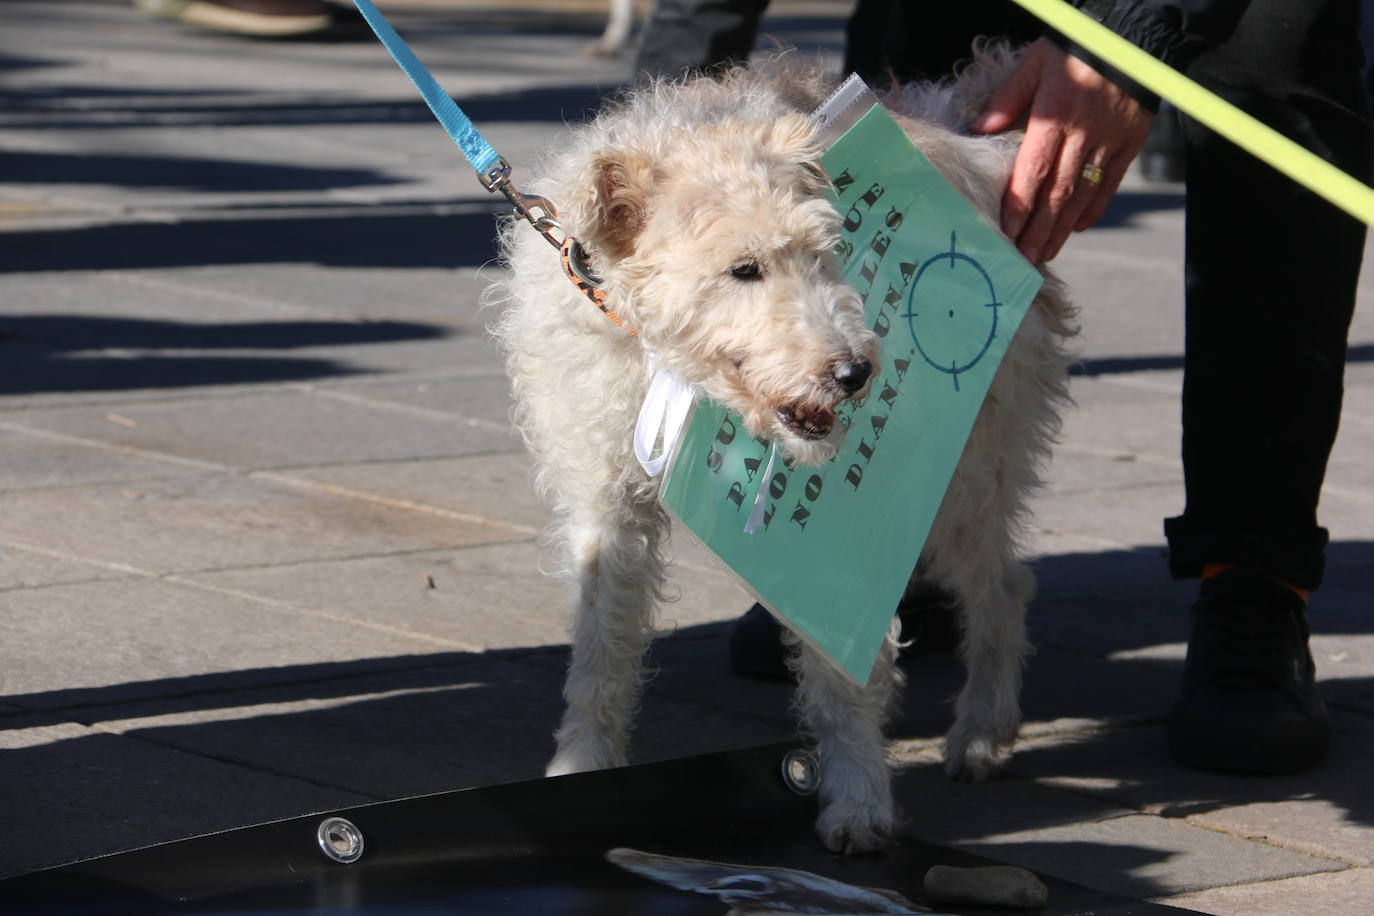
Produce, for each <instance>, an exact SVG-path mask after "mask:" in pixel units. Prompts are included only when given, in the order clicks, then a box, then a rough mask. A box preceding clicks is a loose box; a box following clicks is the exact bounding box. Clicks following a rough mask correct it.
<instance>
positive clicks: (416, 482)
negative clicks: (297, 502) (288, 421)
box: [291, 451, 551, 534]
mask: <svg viewBox="0 0 1374 916" xmlns="http://www.w3.org/2000/svg"><path fill="white" fill-rule="evenodd" d="M291 476H292V477H295V478H299V479H301V480H308V481H311V482H312V483H317V484H320V485H321V486H328V487H339V488H342V489H345V490H348V491H349V492H354V493H365V494H368V495H371V496H375V497H377V498H380V499H388V500H399V501H403V502H407V503H413V504H416V505H424V506H431V507H435V508H439V509H444V510H447V511H449V512H458V513H462V514H465V515H473V516H478V517H481V518H492V519H498V518H499V519H501V520H502V521H503V522H505V523H506V524H508V525H518V526H522V527H524V528H526V529H527V530H528V531H529V532H530V533H531V534H532V533H534V532H536V531H542V530H543V529H544V527H545V526H546V525H547V524H548V523H549V521H550V518H551V516H550V513H549V510H548V509H547V508H546V507H545V506H544V504H543V503H542V501H541V500H540V499H539V497H538V495H537V494H536V493H535V488H534V479H533V475H532V470H531V462H530V458H529V456H528V455H527V454H526V453H525V452H524V451H518V452H494V453H489V454H480V455H464V456H461V457H457V458H431V459H425V460H407V461H370V462H368V463H366V464H337V465H326V466H320V467H311V468H294V469H292V471H291Z"/></svg>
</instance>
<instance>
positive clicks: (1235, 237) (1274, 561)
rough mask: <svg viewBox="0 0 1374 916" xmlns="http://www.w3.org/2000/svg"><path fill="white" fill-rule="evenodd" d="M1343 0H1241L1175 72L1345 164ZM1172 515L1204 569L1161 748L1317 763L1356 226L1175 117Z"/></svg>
mask: <svg viewBox="0 0 1374 916" xmlns="http://www.w3.org/2000/svg"><path fill="white" fill-rule="evenodd" d="M1357 25H1358V11H1357V6H1356V2H1355V0H1320V2H1316V0H1313V2H1299V0H1255V2H1253V3H1252V4H1251V6H1250V8H1249V10H1248V11H1247V12H1246V14H1245V16H1244V17H1243V19H1242V21H1241V22H1240V24H1239V26H1238V28H1237V30H1236V32H1235V33H1234V34H1233V35H1232V36H1231V38H1230V39H1228V40H1227V41H1226V42H1225V43H1223V44H1222V45H1221V46H1219V47H1217V48H1215V49H1213V50H1211V51H1208V52H1206V53H1204V54H1203V55H1202V56H1201V57H1199V58H1198V59H1197V61H1196V62H1195V63H1194V65H1193V66H1192V67H1191V68H1190V72H1189V75H1191V76H1192V77H1193V78H1194V79H1196V80H1198V81H1199V82H1202V83H1203V84H1204V85H1206V86H1208V87H1209V88H1211V89H1212V90H1213V91H1215V92H1218V93H1219V94H1220V95H1222V96H1223V97H1225V98H1227V99H1228V100H1229V101H1231V102H1233V103H1235V104H1237V105H1239V106H1240V107H1242V108H1244V109H1245V110H1247V111H1249V112H1250V113H1251V114H1253V115H1255V116H1256V117H1258V118H1259V119H1260V120H1261V121H1264V122H1265V123H1267V124H1269V125H1271V126H1272V127H1274V128H1276V129H1277V130H1279V131H1280V132H1282V133H1284V134H1286V135H1288V136H1289V137H1290V138H1292V139H1294V140H1295V141H1297V142H1298V143H1301V144H1302V145H1303V146H1305V147H1307V148H1308V149H1310V150H1312V151H1313V152H1315V153H1317V154H1318V155H1320V156H1322V157H1323V158H1326V159H1328V160H1330V161H1332V162H1334V163H1335V164H1336V165H1338V166H1339V167H1341V168H1342V169H1344V170H1346V171H1348V172H1350V173H1352V174H1354V175H1355V176H1356V177H1358V178H1360V179H1361V180H1366V181H1367V180H1368V178H1369V174H1370V162H1371V150H1370V125H1369V121H1368V117H1367V109H1366V103H1365V97H1364V92H1363V88H1362V83H1361V74H1362V67H1363V61H1362V54H1361V51H1360V47H1359V40H1358V31H1357ZM1184 129H1185V134H1186V136H1187V139H1188V146H1189V156H1188V162H1187V174H1188V194H1187V242H1186V286H1187V290H1186V293H1187V322H1186V327H1187V341H1186V345H1185V368H1184V390H1183V463H1184V477H1185V484H1186V491H1187V505H1186V508H1185V510H1184V513H1183V514H1182V515H1181V516H1179V517H1177V518H1171V519H1168V520H1167V521H1166V522H1165V530H1166V533H1167V535H1168V539H1169V546H1170V567H1171V569H1172V571H1173V573H1174V574H1175V575H1176V576H1179V577H1192V576H1206V577H1207V578H1206V579H1205V581H1204V583H1203V586H1202V591H1201V595H1200V599H1199V601H1198V603H1197V605H1195V606H1194V609H1193V630H1192V633H1191V636H1190V639H1189V650H1188V661H1187V665H1186V670H1185V677H1184V689H1183V695H1182V696H1181V698H1180V699H1179V701H1178V702H1177V703H1176V705H1175V707H1174V710H1173V712H1172V714H1171V717H1170V729H1169V731H1170V735H1169V737H1170V748H1171V750H1172V752H1173V753H1174V756H1175V757H1176V758H1177V759H1178V760H1179V761H1180V762H1182V763H1185V764H1187V765H1190V766H1196V767H1201V768H1206V769H1229V770H1253V771H1261V772H1286V771H1296V770H1301V769H1305V768H1307V767H1310V766H1313V765H1315V764H1316V763H1318V762H1320V760H1321V759H1322V758H1323V756H1324V755H1325V753H1326V748H1327V744H1328V740H1329V725H1328V723H1327V719H1326V714H1325V710H1324V708H1323V707H1322V702H1321V698H1320V696H1319V694H1318V693H1317V691H1316V687H1315V683H1314V678H1313V670H1312V661H1311V656H1310V654H1309V652H1308V650H1307V638H1308V630H1307V621H1306V615H1305V595H1304V594H1303V591H1304V590H1309V589H1315V588H1316V587H1317V586H1319V585H1320V584H1321V579H1322V567H1323V556H1324V548H1325V546H1326V543H1327V532H1326V530H1325V529H1323V528H1321V527H1320V526H1319V525H1318V524H1317V502H1318V498H1319V495H1320V491H1321V484H1322V479H1323V476H1324V475H1325V470H1326V461H1327V457H1328V455H1329V453H1330V450H1331V447H1332V445H1333V444H1334V441H1335V436H1336V429H1337V425H1338V422H1339V418H1340V409H1341V398H1342V391H1343V372H1344V366H1345V354H1346V335H1347V331H1348V327H1349V323H1350V318H1351V314H1352V312H1353V309H1354V301H1355V284H1356V281H1357V279H1358V275H1359V269H1360V259H1361V256H1362V253H1363V248H1364V238H1365V227H1364V226H1363V224H1361V223H1360V222H1359V221H1357V220H1355V219H1353V218H1352V217H1349V216H1347V215H1345V214H1344V213H1342V212H1341V211H1339V210H1338V209H1337V208H1335V207H1333V206H1331V205H1330V204H1327V203H1325V202H1323V201H1322V200H1320V199H1319V198H1318V197H1317V196H1316V195H1315V194H1312V193H1311V192H1309V191H1307V190H1305V189H1303V188H1301V187H1300V186H1298V185H1297V184H1296V183H1294V182H1292V181H1290V180H1289V179H1287V178H1285V177H1283V176H1282V175H1280V174H1279V173H1278V172H1276V171H1274V170H1273V169H1271V168H1270V167H1269V166H1266V165H1264V164H1263V163H1261V162H1259V161H1258V160H1257V159H1255V158H1254V157H1252V156H1250V155H1249V154H1247V153H1244V152H1242V151H1240V150H1239V149H1238V148H1236V147H1235V146H1234V145H1232V144H1231V143H1229V142H1228V141H1226V140H1223V139H1221V138H1220V137H1218V136H1216V135H1215V134H1213V133H1212V132H1211V131H1209V130H1207V129H1206V128H1203V127H1202V126H1200V125H1198V124H1197V123H1196V122H1194V121H1191V120H1185V128H1184Z"/></svg>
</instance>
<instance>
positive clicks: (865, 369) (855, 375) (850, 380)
mask: <svg viewBox="0 0 1374 916" xmlns="http://www.w3.org/2000/svg"><path fill="white" fill-rule="evenodd" d="M830 374H831V376H833V377H834V379H835V381H837V382H839V383H840V387H841V388H843V389H844V390H845V391H847V392H849V393H850V394H853V393H854V392H856V391H858V390H859V389H860V388H862V387H863V386H864V384H865V383H867V382H868V377H869V376H870V375H872V374H873V366H872V365H871V364H870V363H869V362H868V360H866V359H856V360H854V362H852V363H837V364H836V365H835V368H834V369H831V370H830Z"/></svg>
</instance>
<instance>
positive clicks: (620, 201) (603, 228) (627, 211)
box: [577, 153, 654, 260]
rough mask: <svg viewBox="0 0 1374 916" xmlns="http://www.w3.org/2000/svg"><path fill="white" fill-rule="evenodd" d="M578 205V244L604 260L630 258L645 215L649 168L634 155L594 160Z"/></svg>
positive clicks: (650, 185)
mask: <svg viewBox="0 0 1374 916" xmlns="http://www.w3.org/2000/svg"><path fill="white" fill-rule="evenodd" d="M589 177H590V181H589V182H588V183H587V186H586V190H585V193H584V194H583V195H582V198H581V199H580V200H579V201H578V205H579V206H578V209H579V211H580V212H579V213H578V214H577V216H578V219H577V231H578V232H579V233H580V240H581V241H582V242H583V243H584V244H589V245H591V246H592V247H594V248H595V249H597V251H598V252H600V253H601V254H603V255H605V256H606V257H608V258H611V259H614V260H619V259H620V258H623V257H625V256H627V255H630V254H633V253H634V249H635V242H636V240H637V239H638V238H639V233H640V232H641V231H642V230H643V229H644V224H645V222H646V221H647V219H648V214H649V198H650V195H651V193H652V190H653V184H654V168H653V164H652V163H651V162H650V161H649V160H648V158H647V157H644V156H640V155H637V154H630V153H627V154H615V155H601V156H598V157H597V158H596V159H595V161H594V162H593V163H592V169H591V175H590V176H589Z"/></svg>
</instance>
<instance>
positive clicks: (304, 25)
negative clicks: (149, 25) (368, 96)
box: [134, 0, 341, 38]
mask: <svg viewBox="0 0 1374 916" xmlns="http://www.w3.org/2000/svg"><path fill="white" fill-rule="evenodd" d="M134 6H135V7H136V8H137V9H139V10H142V11H143V12H145V13H149V14H151V15H153V16H160V17H162V18H163V19H174V20H176V21H177V22H182V23H185V24H186V25H192V26H197V27H199V28H203V29H212V30H214V31H216V32H233V33H235V34H238V35H251V36H254V37H256V38H296V37H300V36H302V35H314V34H317V33H320V32H324V31H327V30H328V29H330V28H331V27H332V26H334V25H335V23H336V21H337V20H338V17H339V15H340V12H341V10H340V9H339V8H338V7H336V6H334V5H332V4H329V3H324V2H322V0H134Z"/></svg>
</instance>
